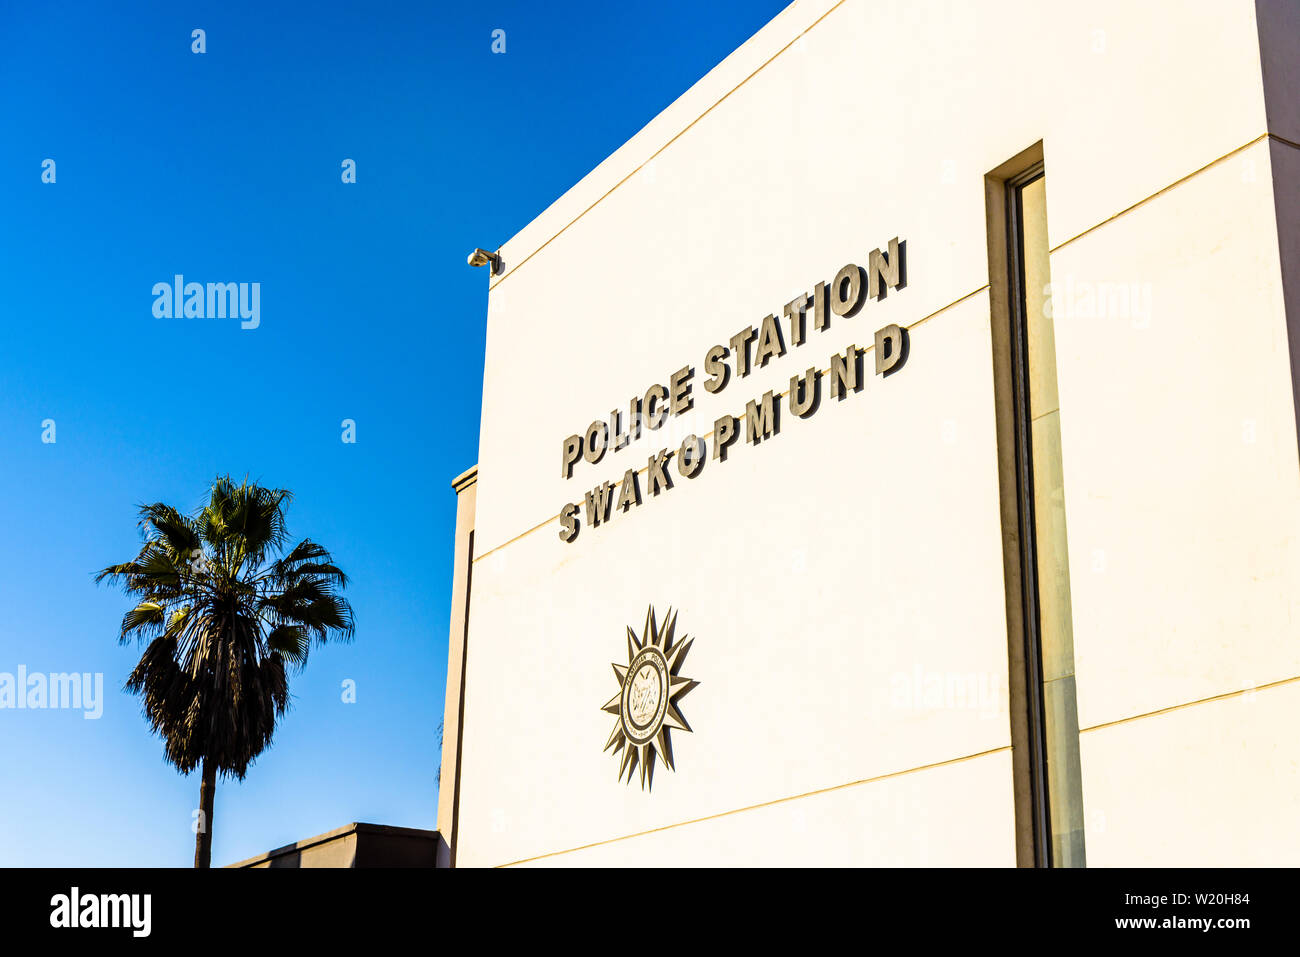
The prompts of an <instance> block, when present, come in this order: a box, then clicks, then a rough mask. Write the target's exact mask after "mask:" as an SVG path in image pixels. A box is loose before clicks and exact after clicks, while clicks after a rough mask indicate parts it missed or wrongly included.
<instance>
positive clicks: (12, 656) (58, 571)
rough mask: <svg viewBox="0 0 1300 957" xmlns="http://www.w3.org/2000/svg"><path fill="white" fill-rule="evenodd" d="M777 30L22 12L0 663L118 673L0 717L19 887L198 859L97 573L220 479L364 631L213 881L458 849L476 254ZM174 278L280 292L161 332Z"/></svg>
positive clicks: (219, 802) (400, 11)
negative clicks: (447, 694)
mask: <svg viewBox="0 0 1300 957" xmlns="http://www.w3.org/2000/svg"><path fill="white" fill-rule="evenodd" d="M783 5H784V4H783V3H782V2H780V0H769V2H764V0H718V2H713V3H709V4H700V3H696V2H690V0H671V2H667V0H666V2H661V3H657V4H654V5H644V6H642V5H635V6H634V5H630V4H610V3H607V2H601V3H595V2H591V3H589V2H582V3H577V2H566V3H553V4H538V3H535V2H504V3H493V4H453V3H439V2H425V3H396V2H395V3H387V2H369V3H330V2H315V3H301V4H266V3H261V2H256V3H250V2H222V3H212V4H196V3H178V2H156V3H146V2H131V3H109V2H102V3H96V4H92V3H49V4H19V3H14V4H4V5H3V7H2V8H0V117H3V121H2V122H3V124H4V129H3V132H2V133H0V144H2V145H0V276H2V277H3V283H4V290H3V296H2V297H0V310H2V313H0V320H2V321H0V457H2V460H3V464H2V465H0V599H2V600H3V613H2V614H0V672H9V673H14V672H16V670H17V668H18V667H19V666H24V667H25V668H26V669H27V670H28V672H29V673H34V672H42V673H49V672H71V671H76V672H90V673H95V672H102V673H103V675H104V695H105V703H104V712H103V716H102V717H101V718H99V719H98V720H86V719H85V718H84V717H83V715H82V713H81V712H78V711H72V710H62V711H60V710H44V711H32V710H9V709H2V710H0V822H3V823H0V864H5V865H76V864H82V865H163V866H169V865H178V866H188V865H189V864H190V863H192V860H193V848H194V837H193V834H192V833H191V830H190V827H191V820H192V811H193V809H194V808H195V807H196V806H197V803H198V783H199V782H198V775H197V774H194V775H191V776H190V777H188V778H186V777H182V776H181V775H180V774H178V773H177V772H176V771H175V770H174V769H173V768H172V767H171V766H170V765H167V764H166V763H165V762H164V761H163V759H162V748H161V744H160V742H159V741H158V739H157V738H155V737H153V736H151V735H150V733H149V731H148V729H147V727H146V725H145V723H144V719H143V718H142V717H141V715H140V709H139V703H138V700H137V699H136V698H133V697H131V696H129V695H127V694H125V693H124V692H122V691H121V687H122V683H123V681H124V679H125V677H126V675H127V674H128V673H129V671H130V670H131V667H132V666H133V664H134V662H135V660H136V659H137V658H138V655H139V651H140V649H139V647H137V646H134V645H132V646H127V647H122V646H119V645H118V644H117V641H116V629H117V625H118V623H119V621H120V618H121V615H122V613H123V612H124V611H125V610H126V608H127V601H126V599H125V598H124V597H123V596H122V595H121V593H119V592H117V591H114V590H112V589H111V588H109V587H108V586H96V585H95V584H94V583H93V581H92V574H93V572H94V571H96V570H97V569H99V568H102V567H103V566H105V565H107V564H110V563H113V562H118V561H123V560H126V559H127V558H129V557H131V556H132V555H133V554H134V552H135V550H136V548H137V547H138V538H137V532H136V528H135V506H136V505H137V504H138V503H141V502H151V501H158V500H162V501H166V502H169V503H172V504H175V505H177V506H179V507H183V508H185V509H191V508H193V507H194V506H196V505H198V504H199V502H200V501H201V500H202V498H203V496H204V493H205V490H206V488H207V486H208V484H209V483H210V481H211V480H212V478H213V477H214V475H216V474H218V473H226V472H229V473H231V474H233V475H235V476H236V477H242V476H244V475H245V474H247V475H248V476H250V477H251V478H253V479H255V480H258V481H260V482H261V483H262V484H266V485H272V486H277V487H284V488H289V489H291V490H292V491H293V493H294V496H295V500H294V503H293V505H292V507H291V509H290V512H289V518H290V531H291V532H292V533H294V534H295V535H296V536H298V537H305V536H310V537H311V538H313V539H315V540H317V541H320V542H322V543H323V544H325V545H326V547H328V548H330V549H331V550H332V551H333V553H334V555H335V558H336V560H337V561H338V562H339V564H341V565H342V566H343V567H344V569H345V570H346V571H348V572H349V574H350V575H351V576H352V579H353V581H352V584H351V586H350V588H349V589H348V592H347V594H348V597H349V599H350V600H351V602H352V604H353V607H354V610H355V613H356V620H357V633H356V639H355V641H354V643H353V644H351V645H340V646H331V647H326V648H321V649H317V650H315V651H314V652H313V654H312V657H311V660H310V663H309V664H308V667H307V669H306V670H305V671H304V672H303V673H301V674H300V675H298V676H297V677H296V678H295V679H294V681H293V683H292V692H293V705H292V708H291V710H290V712H289V714H288V715H287V716H286V718H285V720H284V721H283V722H282V723H281V726H280V728H279V730H278V731H277V733H276V738H275V743H274V745H273V747H272V748H271V749H270V750H269V751H267V752H266V753H264V754H263V756H262V757H261V758H260V759H259V760H258V762H257V763H256V764H255V765H254V766H253V767H252V769H251V770H250V772H249V775H248V778H247V779H246V780H245V781H244V782H243V783H235V782H222V783H221V784H220V785H219V787H218V791H217V799H216V819H215V827H214V844H213V863H214V864H225V863H230V862H232V861H235V860H238V859H241V858H244V857H247V856H251V855H253V854H256V853H258V852H260V851H264V850H269V849H270V848H273V847H277V846H279V845H282V844H285V843H288V842H290V841H293V840H298V839H300V838H304V837H308V836H311V835H313V834H317V833H319V832H322V831H325V830H329V829H331V828H335V827H338V826H340V825H343V824H346V823H348V822H350V821H354V820H360V821H370V822H377V823H384V824H397V825H406V826H411V827H425V828H432V827H434V826H435V823H436V796H437V779H436V771H437V766H438V753H437V748H436V743H437V739H436V729H437V725H438V722H439V721H440V720H441V717H442V709H443V693H444V682H445V671H446V655H447V623H448V614H449V611H448V603H449V592H450V579H451V546H452V525H453V519H454V511H455V500H454V496H453V493H452V492H451V489H450V487H449V484H448V483H449V481H450V479H451V478H452V477H454V476H455V475H456V474H458V473H459V472H461V471H462V470H464V469H465V468H467V467H468V466H470V465H472V464H473V463H474V461H475V459H476V454H477V453H476V450H477V445H478V427H479V422H478V413H479V399H480V394H481V386H482V368H483V341H484V324H485V307H486V292H487V286H486V283H487V276H486V271H485V270H482V269H477V270H476V269H471V268H470V267H468V266H467V265H466V264H465V257H466V255H467V254H468V253H469V251H470V250H471V249H472V248H473V247H474V246H476V245H480V246H484V247H487V248H495V247H496V246H498V245H500V244H501V243H503V242H504V241H506V240H507V239H509V238H510V237H511V236H512V235H513V234H514V233H516V232H517V231H518V230H519V229H520V228H522V227H523V226H524V225H525V224H527V223H528V222H529V220H531V219H532V218H533V217H534V216H536V215H537V214H538V213H540V212H541V211H542V210H543V209H545V208H546V206H547V205H549V203H550V202H552V201H553V200H554V199H555V198H556V197H558V196H559V195H560V194H561V193H563V192H564V191H565V190H566V189H568V188H569V187H570V186H571V185H572V184H573V183H575V182H577V181H578V180H579V179H580V178H581V177H582V176H583V175H585V174H586V173H587V172H588V171H589V170H590V169H592V168H593V167H594V166H596V165H597V164H598V163H599V162H600V161H601V160H602V159H604V158H605V157H606V156H607V155H609V154H610V153H611V152H613V151H614V150H615V149H616V148H618V146H619V145H621V144H622V143H623V142H624V141H625V140H626V139H627V138H628V137H630V136H631V135H632V134H633V133H635V132H636V131H637V130H638V129H639V128H640V127H641V126H643V125H644V124H645V123H647V122H648V121H649V120H650V119H651V118H652V117H653V116H654V115H655V114H656V113H658V112H659V111H660V110H662V109H663V108H664V107H665V106H667V105H668V104H669V103H671V102H672V100H673V99H675V98H676V97H677V96H678V95H680V94H681V93H682V92H683V91H685V90H686V89H687V88H688V87H689V86H690V85H691V84H692V83H694V82H695V81H696V80H697V79H699V78H700V77H701V76H703V75H704V74H705V73H706V72H708V70H710V69H711V68H712V67H713V66H714V65H716V64H717V63H718V62H719V61H720V60H722V59H723V58H724V57H725V56H726V55H727V54H728V53H730V52H731V51H732V50H733V49H734V48H735V47H737V46H738V45H740V44H741V43H742V42H744V40H746V39H747V38H748V37H749V36H751V35H752V34H753V33H754V32H755V31H756V30H757V29H758V28H759V27H761V26H762V25H763V24H764V23H766V22H767V21H768V20H770V19H771V18H772V17H773V16H775V14H776V13H777V12H779V10H780V9H781V7H782V6H783ZM195 28H201V29H203V30H205V31H206V47H207V49H206V52H205V53H203V54H195V53H193V52H191V43H192V40H191V31H192V30H193V29H195ZM496 29H502V30H505V39H506V52H505V53H504V54H494V53H493V52H492V51H491V44H492V31H493V30H496ZM47 158H48V159H53V160H54V161H55V164H56V165H55V182H54V183H52V184H50V183H43V182H42V181H41V175H42V162H43V160H45V159H47ZM344 159H353V160H355V162H356V165H357V182H356V183H355V184H344V183H342V182H341V175H340V174H341V164H342V162H343V160H344ZM176 273H182V274H184V275H185V276H186V278H187V280H193V281H199V282H228V281H229V282H259V283H261V314H260V320H261V321H260V326H259V327H258V328H257V329H250V330H242V329H240V327H239V322H238V321H237V320H231V319H159V318H155V317H154V315H153V311H152V306H153V297H152V295H151V289H152V287H153V285H154V283H156V282H170V281H171V278H172V276H173V275H175V274H176ZM348 418H350V419H353V420H355V422H356V442H355V444H345V443H344V442H343V441H342V440H341V434H342V428H341V422H342V420H344V419H348ZM48 419H52V420H54V439H55V441H54V442H53V443H50V442H43V441H42V436H43V434H44V435H45V436H46V437H48V429H47V428H45V427H43V425H42V423H43V422H44V421H45V420H48ZM346 679H352V680H354V681H355V682H356V689H357V701H356V703H354V704H347V703H344V702H343V701H342V694H341V687H342V683H343V682H344V681H345V680H346Z"/></svg>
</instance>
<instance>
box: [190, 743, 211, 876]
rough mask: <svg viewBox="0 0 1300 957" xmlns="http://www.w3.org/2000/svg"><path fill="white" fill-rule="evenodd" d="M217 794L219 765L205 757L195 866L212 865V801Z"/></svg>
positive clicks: (200, 787)
mask: <svg viewBox="0 0 1300 957" xmlns="http://www.w3.org/2000/svg"><path fill="white" fill-rule="evenodd" d="M216 794H217V766H216V764H215V763H213V762H211V761H209V760H208V759H207V758H204V759H203V782H202V783H201V784H200V785H199V810H200V811H201V812H202V813H201V814H200V816H199V825H200V826H199V830H198V833H197V834H195V836H194V866H195V867H203V868H207V867H211V866H212V803H213V799H214V798H215V797H216Z"/></svg>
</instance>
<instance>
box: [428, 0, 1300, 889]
mask: <svg viewBox="0 0 1300 957" xmlns="http://www.w3.org/2000/svg"><path fill="white" fill-rule="evenodd" d="M1298 81H1300V4H1297V3H1295V2H1291V0H1259V2H1254V0H1222V2H1218V3H1212V4H1211V3H1206V4H1195V5H1191V4H1186V3H1182V2H1178V0H1148V2H1143V3H1131V2H1128V0H1097V2H1094V3H1089V4H1082V5H1081V4H1055V3H1053V4H1044V3H1037V2H1032V0H978V2H966V0H960V2H958V0H952V2H941V0H916V2H909V3H888V2H884V0H839V2H836V0H798V2H795V3H793V4H792V5H791V6H789V7H788V8H786V9H785V10H784V11H783V12H782V13H781V14H780V15H779V16H778V17H777V18H776V19H775V20H773V21H772V22H771V23H770V24H768V25H767V26H766V27H764V28H763V29H762V30H761V31H759V33H758V34H756V35H755V36H754V37H753V38H752V39H750V40H749V41H748V42H747V43H745V44H744V45H743V46H742V47H741V48H740V49H738V50H736V51H735V52H734V53H733V54H732V55H731V56H729V57H728V58H727V59H726V60H725V61H724V62H723V63H721V64H720V65H719V66H718V67H717V68H716V69H714V70H713V71H712V72H710V73H709V74H708V75H707V76H706V77H704V78H703V79H702V80H700V82H699V83H697V84H696V85H695V86H694V87H692V88H691V89H690V90H689V91H687V92H686V93H685V94H684V95H682V96H681V98H680V99H678V100H677V101H676V102H675V103H673V104H672V105H671V106H670V107H669V108H668V109H666V110H665V111H664V112H663V113H661V114H660V115H659V116H657V117H655V118H654V119H653V120H652V121H651V122H650V123H649V124H648V125H647V126H646V127H645V128H644V129H643V130H641V132H639V133H638V134H637V135H636V136H634V137H633V138H632V139H631V140H629V141H628V142H627V143H626V144H625V145H624V146H623V147H622V148H620V149H619V150H618V151H617V152H616V153H614V154H613V155H612V156H610V157H609V158H608V159H606V160H605V161H604V162H603V163H601V164H600V165H599V166H598V167H596V169H594V170H593V171H592V172H591V173H590V174H589V175H588V176H586V177H585V178H584V179H583V180H582V181H581V182H579V183H578V184H577V185H576V186H574V187H573V188H572V189H571V190H570V191H569V192H568V193H566V194H565V195H564V196H562V197H561V198H560V199H558V200H557V201H556V202H555V203H554V205H552V206H551V207H550V208H549V209H547V210H546V211H545V212H544V213H543V214H542V215H541V216H539V217H538V218H537V219H536V220H535V221H533V222H532V223H530V224H529V225H528V226H527V227H525V228H524V229H523V231H522V232H520V233H519V234H518V235H517V236H515V237H514V238H513V239H511V240H510V241H509V242H507V243H505V244H504V245H503V246H501V247H500V249H499V250H497V258H496V259H495V260H494V261H493V262H492V268H491V270H490V272H491V276H490V279H489V282H490V294H489V305H488V318H487V350H486V357H485V373H484V390H483V410H482V433H481V438H480V456H479V462H478V465H477V468H476V469H473V470H471V471H470V472H468V473H466V474H465V475H464V476H462V477H461V478H459V479H458V480H457V481H456V483H455V489H456V492H457V493H458V495H459V506H458V508H459V511H458V519H457V531H456V543H455V548H456V567H455V580H454V583H453V588H454V609H453V620H452V631H451V650H450V654H451V660H450V669H449V684H448V694H447V712H446V721H445V728H446V736H445V750H444V754H443V764H442V767H443V772H442V774H443V777H442V788H441V798H440V806H439V832H440V833H441V834H442V835H444V836H445V837H446V838H447V842H448V843H447V846H446V847H445V848H444V850H443V863H444V864H446V863H454V864H455V865H456V866H477V865H509V864H540V865H580V866H582V865H609V864H619V865H623V864H636V865H718V864H722V865H785V864H827V865H912V864H918V865H1017V864H1018V865H1022V866H1023V865H1054V866H1077V865H1083V864H1085V863H1086V864H1087V865H1092V866H1099V865H1100V866H1109V865H1193V864H1203V865H1271V864H1282V863H1292V862H1294V860H1295V859H1296V857H1297V855H1300V827H1297V826H1296V824H1295V821H1296V817H1297V812H1298V811H1300V735H1297V733H1296V730H1295V729H1296V727H1297V724H1298V723H1300V457H1298V453H1297V408H1298V406H1300V388H1298V384H1300V378H1298V377H1297V372H1298V371H1300V217H1298V215H1297V214H1298V213H1300V191H1298V190H1297V187H1298V186H1300V94H1298V93H1297V91H1298V90H1300V85H1298ZM647 612H649V613H650V614H647ZM670 625H671V627H670ZM670 631H671V632H672V634H671V636H670V635H669V632H670ZM670 638H671V640H670ZM688 640H689V642H690V644H689V646H688V645H687V644H686V642H687V641H688ZM683 652H684V653H683ZM688 729H689V730H688ZM603 748H604V749H606V750H602V749H603ZM647 771H648V772H649V773H645V772H647Z"/></svg>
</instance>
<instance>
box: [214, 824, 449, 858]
mask: <svg viewBox="0 0 1300 957" xmlns="http://www.w3.org/2000/svg"><path fill="white" fill-rule="evenodd" d="M440 843H441V842H440V839H439V837H438V833H437V832H436V831H422V830H419V829H417V828H413V827H392V826H390V825H387V824H362V823H359V822H356V821H354V822H353V823H351V824H348V825H345V826H343V827H339V828H335V829H334V830H332V831H326V832H325V833H324V834H317V835H316V836H315V837H309V838H307V839H306V840H305V841H297V842H295V843H293V844H286V845H284V846H283V847H277V848H276V849H275V850H273V851H267V852H266V853H265V854H258V855H257V856H256V857H250V858H248V859H247V860H243V861H239V862H238V863H235V864H230V865H227V866H229V867H232V868H273V867H274V868H279V867H299V868H301V867H435V866H436V864H437V858H438V848H439V847H440Z"/></svg>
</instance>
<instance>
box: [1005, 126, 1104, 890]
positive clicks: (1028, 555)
mask: <svg viewBox="0 0 1300 957" xmlns="http://www.w3.org/2000/svg"><path fill="white" fill-rule="evenodd" d="M1040 149H1041V148H1040ZM1014 163H1015V161H1013V164H1009V165H1014ZM990 179H991V182H990V187H991V191H996V192H997V193H1000V195H997V196H996V197H995V196H993V195H992V194H991V195H990V200H991V202H990V205H989V212H990V233H991V235H990V253H993V252H994V250H995V246H997V247H1000V249H998V250H997V252H998V253H999V255H996V256H993V255H991V257H990V270H991V275H990V298H991V302H992V306H993V320H994V365H995V380H996V382H997V384H998V389H999V395H998V397H997V398H998V403H997V405H998V419H999V422H998V436H999V460H1000V463H1001V467H1002V494H1003V510H1002V514H1003V540H1004V549H1005V552H1006V554H1005V558H1006V562H1005V566H1004V567H1005V568H1006V570H1007V572H1008V574H1007V589H1008V594H1007V607H1008V626H1009V635H1008V637H1009V649H1010V652H1011V654H1010V660H1011V677H1012V707H1013V709H1014V710H1015V711H1016V712H1017V713H1015V714H1013V720H1012V746H1013V752H1017V751H1018V752H1019V754H1018V755H1014V757H1015V758H1016V759H1015V760H1013V764H1014V766H1015V773H1016V775H1017V782H1016V784H1017V787H1016V799H1017V815H1016V817H1017V830H1018V836H1019V839H1020V842H1021V853H1020V855H1019V859H1020V861H1021V863H1023V864H1033V865H1036V866H1040V867H1081V866H1083V864H1084V828H1083V789H1082V777H1081V773H1080V764H1079V722H1078V712H1077V708H1076V704H1075V678H1074V637H1073V629H1072V623H1071V610H1070V566H1069V555H1068V549H1067V539H1066V528H1065V488H1064V480H1063V474H1062V467H1061V466H1062V458H1061V408H1060V400H1059V396H1058V393H1057V383H1056V341H1055V334H1054V333H1055V329H1054V324H1053V323H1054V319H1053V315H1052V310H1051V308H1050V302H1051V285H1050V284H1051V270H1050V262H1049V249H1048V241H1047V180H1046V177H1045V176H1044V174H1043V166H1042V163H1041V160H1040V161H1038V162H1033V163H1029V164H1026V165H1022V166H1021V167H1020V170H1019V171H1018V172H1016V173H1015V174H1014V175H1011V176H1008V177H1005V178H999V177H998V176H997V174H996V173H995V174H991V176H990ZM995 216H996V219H995V218H994V217H995Z"/></svg>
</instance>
